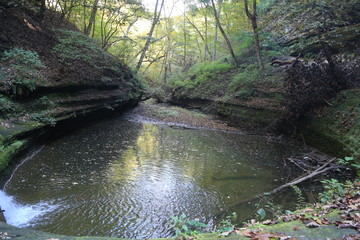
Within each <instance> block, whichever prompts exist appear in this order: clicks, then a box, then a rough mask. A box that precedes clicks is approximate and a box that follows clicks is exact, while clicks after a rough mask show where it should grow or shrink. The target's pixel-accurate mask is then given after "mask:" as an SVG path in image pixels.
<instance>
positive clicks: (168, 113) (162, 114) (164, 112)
mask: <svg viewBox="0 0 360 240" xmlns="http://www.w3.org/2000/svg"><path fill="white" fill-rule="evenodd" d="M154 114H155V116H157V117H159V118H167V117H177V116H179V113H178V112H177V111H174V110H171V109H159V110H157V111H156V112H155V113H154Z"/></svg>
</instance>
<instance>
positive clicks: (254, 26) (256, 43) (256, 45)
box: [244, 0, 264, 71]
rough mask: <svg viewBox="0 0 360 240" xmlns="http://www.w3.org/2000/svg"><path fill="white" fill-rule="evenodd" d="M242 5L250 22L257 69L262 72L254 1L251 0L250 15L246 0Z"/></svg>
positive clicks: (262, 66) (262, 64)
mask: <svg viewBox="0 0 360 240" xmlns="http://www.w3.org/2000/svg"><path fill="white" fill-rule="evenodd" d="M244 5H245V12H246V16H247V17H248V19H249V20H250V21H251V26H252V29H253V32H254V48H255V52H256V58H257V61H258V65H259V69H260V70H261V71H263V70H264V63H263V61H262V58H261V54H260V40H259V31H258V26H257V15H256V0H253V12H252V13H250V11H249V5H248V1H247V0H244Z"/></svg>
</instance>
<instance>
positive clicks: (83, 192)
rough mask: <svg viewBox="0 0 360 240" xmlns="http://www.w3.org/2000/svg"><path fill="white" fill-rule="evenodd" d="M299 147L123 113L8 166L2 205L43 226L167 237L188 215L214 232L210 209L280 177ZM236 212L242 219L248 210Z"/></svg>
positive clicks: (277, 182)
mask: <svg viewBox="0 0 360 240" xmlns="http://www.w3.org/2000/svg"><path fill="white" fill-rule="evenodd" d="M303 151H305V149H304V146H302V145H299V144H298V143H296V142H292V141H288V140H283V139H281V138H268V137H263V136H248V135H246V134H234V133H231V132H223V131H213V130H209V129H198V130H189V129H187V130H186V131H184V129H181V128H172V127H169V126H167V125H156V124H154V123H149V122H141V121H129V120H128V118H127V117H125V116H122V117H118V118H114V119H111V120H107V121H102V122H100V123H97V124H92V125H89V126H88V127H87V128H83V129H77V130H76V131H73V132H72V133H71V134H68V135H66V136H64V137H61V138H58V139H56V140H54V141H52V142H50V143H48V144H46V145H45V146H44V148H43V149H42V150H41V151H40V152H39V153H38V154H36V155H35V156H34V157H32V158H31V160H29V161H26V162H24V163H23V164H22V165H21V166H20V167H19V168H18V169H17V170H16V171H15V173H14V175H13V176H12V177H11V179H10V181H9V182H8V183H7V184H6V187H5V192H6V193H4V192H2V193H1V194H3V195H2V196H4V198H3V197H1V198H0V205H1V206H3V205H4V201H10V202H12V203H13V204H17V206H20V207H24V208H27V207H30V208H32V209H35V210H39V211H40V212H41V214H38V215H36V214H35V215H34V214H33V215H31V214H29V216H30V217H24V216H23V218H24V219H27V220H26V222H25V223H24V222H23V223H16V221H14V222H15V223H14V225H26V226H31V228H34V229H38V230H42V231H47V232H53V233H59V234H65V235H89V236H114V237H123V238H139V239H141V238H159V237H169V236H170V235H171V234H172V226H171V224H170V223H169V219H170V217H171V216H175V215H180V214H182V213H185V214H186V215H187V216H188V218H189V219H194V218H201V220H203V221H205V222H208V223H209V228H212V227H213V226H214V224H215V223H216V220H214V219H213V215H214V214H215V213H217V212H220V211H221V210H222V209H224V208H226V207H227V206H229V205H231V204H233V203H236V202H238V201H239V200H241V199H246V198H250V197H252V196H254V195H256V194H259V193H262V192H266V191H269V190H271V189H273V188H274V187H277V186H278V185H280V184H281V183H283V182H285V181H286V180H287V179H286V178H287V177H289V175H291V174H292V173H291V172H290V171H291V169H290V168H284V159H285V158H287V157H289V156H291V155H297V154H300V153H302V152H303ZM9 196H11V197H9ZM4 199H7V200H4ZM3 208H5V207H3ZM44 208H45V209H46V210H44ZM49 209H50V210H49ZM237 211H238V212H239V215H240V218H241V219H246V218H249V216H251V215H253V214H254V211H255V209H254V206H253V205H244V206H240V208H239V209H237ZM30 212H31V211H30ZM12 214H14V215H16V214H17V213H12ZM9 217H10V218H11V217H12V216H9Z"/></svg>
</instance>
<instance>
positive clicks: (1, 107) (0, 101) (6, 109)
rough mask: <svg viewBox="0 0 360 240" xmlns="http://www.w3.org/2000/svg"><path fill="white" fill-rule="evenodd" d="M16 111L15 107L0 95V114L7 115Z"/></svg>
mask: <svg viewBox="0 0 360 240" xmlns="http://www.w3.org/2000/svg"><path fill="white" fill-rule="evenodd" d="M15 111H16V108H15V105H14V103H13V102H12V101H10V100H9V99H8V98H7V97H5V96H4V95H1V94H0V113H2V114H8V113H13V112H15Z"/></svg>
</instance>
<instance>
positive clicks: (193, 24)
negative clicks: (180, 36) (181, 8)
mask: <svg viewBox="0 0 360 240" xmlns="http://www.w3.org/2000/svg"><path fill="white" fill-rule="evenodd" d="M186 18H187V20H188V22H189V23H190V25H191V26H192V27H193V28H194V29H195V31H196V32H197V33H198V34H199V36H200V38H201V40H202V41H203V42H204V45H205V51H206V52H205V53H204V56H205V58H204V60H206V53H208V54H209V55H211V53H210V50H209V47H208V45H207V42H206V40H205V38H204V36H203V34H202V33H201V32H200V30H199V29H198V28H197V27H196V25H195V23H193V22H191V21H190V19H189V18H188V17H186Z"/></svg>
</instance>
